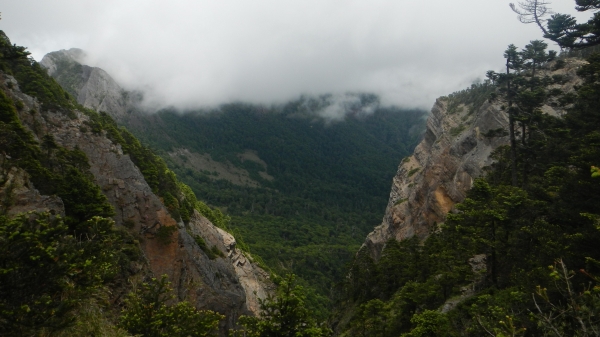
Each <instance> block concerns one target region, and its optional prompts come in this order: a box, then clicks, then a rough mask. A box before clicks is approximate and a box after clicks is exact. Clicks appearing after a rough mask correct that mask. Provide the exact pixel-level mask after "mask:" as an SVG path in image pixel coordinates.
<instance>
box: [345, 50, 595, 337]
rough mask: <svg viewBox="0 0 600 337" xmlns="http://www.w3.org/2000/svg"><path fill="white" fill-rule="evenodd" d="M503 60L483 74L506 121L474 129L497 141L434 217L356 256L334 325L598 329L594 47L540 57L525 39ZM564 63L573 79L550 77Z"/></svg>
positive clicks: (370, 330)
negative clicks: (487, 159)
mask: <svg viewBox="0 0 600 337" xmlns="http://www.w3.org/2000/svg"><path fill="white" fill-rule="evenodd" d="M532 51H533V52H532ZM505 57H506V59H507V69H506V71H505V72H503V73H502V74H497V73H495V72H488V76H489V81H488V83H487V85H488V86H489V87H490V88H489V89H491V90H489V92H490V93H491V95H488V100H489V101H491V102H492V103H489V104H497V105H498V107H499V109H498V110H497V113H500V114H504V118H506V119H507V121H506V124H505V127H504V128H503V129H501V130H493V131H494V132H493V133H491V132H487V130H479V131H480V132H482V133H483V132H486V133H487V134H488V136H491V137H505V138H506V141H505V143H504V144H505V145H503V146H499V147H497V148H496V149H495V151H494V152H493V153H492V157H491V159H493V162H492V163H491V165H489V166H488V167H487V168H485V170H484V174H483V175H482V176H481V177H480V178H479V179H475V180H474V181H473V184H472V188H471V189H470V190H469V191H468V192H467V193H466V198H464V200H462V202H460V203H458V204H456V205H454V207H453V208H452V209H451V212H450V213H448V214H447V216H446V217H445V219H444V221H443V223H433V227H431V228H430V229H431V230H430V231H429V232H427V233H426V234H425V235H423V236H421V238H419V237H417V236H412V237H411V238H405V239H404V240H402V241H397V240H396V239H395V238H394V237H390V238H389V239H388V240H387V242H385V244H384V245H383V246H382V250H381V251H380V253H379V255H377V256H375V258H376V259H374V258H373V255H372V254H371V252H370V251H369V250H368V249H362V250H361V251H360V252H359V253H358V254H357V256H356V258H355V260H354V263H353V265H352V268H351V270H350V274H349V277H348V279H347V282H346V283H345V284H344V286H343V289H344V290H343V293H344V296H342V297H341V298H340V299H339V302H338V304H337V305H336V308H339V309H340V311H339V312H338V314H337V316H336V319H335V322H336V324H338V325H337V333H338V334H340V335H343V336H357V335H362V336H406V337H408V336H411V337H412V336H596V335H598V332H599V331H600V330H599V329H600V320H598V314H599V313H600V285H599V284H598V282H599V281H600V278H599V277H598V275H599V274H600V263H599V261H600V251H599V250H598V249H597V245H598V242H600V241H599V240H600V226H599V224H600V222H599V221H600V205H599V204H598V202H597V201H598V195H599V193H600V180H599V179H598V174H597V169H596V167H597V165H598V164H597V163H598V160H600V143H599V139H600V138H598V137H599V135H600V120H599V119H598V118H599V116H600V109H599V108H598V107H600V104H599V103H600V101H599V98H600V86H599V84H598V83H599V80H598V79H599V78H600V72H599V70H600V56H599V55H598V54H593V55H592V56H590V57H589V58H587V60H586V61H585V62H583V61H581V60H573V59H565V58H558V59H555V60H552V61H550V60H551V59H552V58H553V57H554V55H551V54H548V53H547V52H546V44H545V43H544V42H542V41H532V43H531V44H530V45H528V46H526V47H525V48H524V49H523V50H518V49H517V48H515V47H514V46H512V45H511V46H509V48H508V49H507V51H506V53H505ZM536 60H537V61H536ZM536 62H539V63H537V64H536ZM569 63H571V64H577V68H578V70H577V76H578V77H577V78H571V79H570V80H567V81H566V82H565V80H566V79H565V78H564V77H561V76H552V74H553V73H554V74H556V71H559V70H560V69H561V68H562V67H564V66H565V65H567V64H569ZM547 75H549V76H547ZM567 82H570V83H571V85H567V86H566V87H564V86H563V85H564V84H566V83H567ZM573 84H575V85H573ZM473 89H475V88H472V90H473ZM561 89H562V90H561ZM463 103H464V102H463ZM547 107H554V108H555V110H549V109H548V108H547ZM483 108H485V106H482V109H483ZM557 110H558V111H559V112H560V113H559V114H558V115H550V114H547V113H546V114H545V113H543V111H557ZM511 127H512V128H513V130H510V128H511ZM447 132H450V130H448V131H447ZM510 133H512V137H511V134H510ZM426 137H427V136H426ZM511 138H513V139H512V141H511ZM455 139H457V140H460V139H462V138H460V137H456V138H455ZM403 174H405V175H406V174H407V172H404V173H403ZM398 216H401V214H399V215H398ZM424 238H426V239H425V240H422V239H424ZM365 248H366V247H365Z"/></svg>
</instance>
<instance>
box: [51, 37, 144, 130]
mask: <svg viewBox="0 0 600 337" xmlns="http://www.w3.org/2000/svg"><path fill="white" fill-rule="evenodd" d="M85 58H86V56H85V52H84V51H83V50H81V49H77V48H72V49H69V50H60V51H56V52H52V53H49V54H46V55H45V56H44V58H42V61H40V64H41V65H42V66H44V67H45V68H46V69H48V74H49V75H50V76H53V77H55V78H57V80H59V82H60V83H62V84H63V85H64V86H65V88H64V89H65V90H67V91H68V92H69V93H70V94H71V95H73V96H74V97H75V98H77V102H78V103H79V104H81V105H83V106H84V107H86V108H90V109H93V110H96V111H106V112H109V113H110V115H111V116H112V117H113V118H114V119H115V120H117V121H122V120H124V119H126V118H127V116H128V115H129V114H131V112H132V111H131V110H132V109H133V107H134V106H135V104H136V102H139V101H140V100H141V96H140V94H138V93H134V92H128V91H125V90H123V89H122V88H121V87H120V86H119V85H118V84H117V82H115V80H114V79H113V78H112V77H111V76H110V75H109V74H108V73H107V72H106V71H104V70H102V69H100V68H97V67H90V66H87V65H85V64H83V62H84V60H85Z"/></svg>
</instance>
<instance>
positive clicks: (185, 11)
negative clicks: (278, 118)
mask: <svg viewBox="0 0 600 337" xmlns="http://www.w3.org/2000/svg"><path fill="white" fill-rule="evenodd" d="M513 1H514V0H513ZM509 2H510V1H506V0H429V1H423V0H386V1H383V0H211V1H208V0H172V1H162V0H160V1H159V0H102V1H92V0H52V1H48V0H0V11H1V12H2V20H1V21H0V29H2V30H4V31H5V32H6V33H7V35H8V36H9V37H10V38H11V40H12V42H13V43H16V44H18V45H23V46H26V47H28V48H29V51H31V52H32V53H33V56H34V58H35V59H36V60H41V58H42V57H43V56H44V54H45V53H47V52H51V51H54V50H59V49H69V48H72V47H77V48H82V49H84V50H85V51H86V52H87V53H88V55H89V56H90V59H89V63H91V65H96V66H99V67H101V68H103V69H105V70H107V71H108V72H109V73H110V74H111V75H112V76H113V77H114V78H115V79H116V80H117V81H118V82H120V83H121V84H122V85H123V86H125V87H126V88H129V89H134V88H135V89H143V90H145V91H146V92H148V95H147V96H148V97H149V98H151V99H152V100H153V101H154V102H160V104H170V105H175V106H178V107H181V108H190V107H197V106H206V105H215V104H219V103H225V102H229V101H233V100H238V101H239V100H241V101H247V102H255V103H266V104H269V103H275V102H282V101H285V100H287V99H290V98H295V97H298V96H299V95H300V94H322V93H343V92H348V91H360V92H373V93H377V94H380V95H381V96H382V99H383V102H384V103H387V104H396V105H400V106H405V107H422V108H426V109H429V108H430V107H431V106H432V104H433V102H434V100H435V98H436V97H438V96H441V95H446V94H449V93H451V92H453V91H456V90H460V89H463V88H465V87H466V86H469V85H470V84H471V83H472V82H473V81H475V80H477V79H482V78H483V77H484V76H485V72H486V71H487V70H490V69H493V70H500V69H501V68H502V64H503V57H502V55H503V51H504V50H505V49H506V46H507V45H508V44H510V43H514V44H515V45H517V46H518V47H523V46H524V45H525V44H527V43H528V42H529V41H530V40H533V39H540V38H541V32H540V31H539V30H538V28H537V27H536V26H534V25H524V24H521V23H520V22H519V21H518V20H517V18H516V15H515V14H514V13H513V12H512V11H511V10H510V8H509ZM573 7H574V1H572V0H556V1H554V3H553V4H552V8H553V9H554V10H555V11H556V12H562V13H573V12H574V10H573Z"/></svg>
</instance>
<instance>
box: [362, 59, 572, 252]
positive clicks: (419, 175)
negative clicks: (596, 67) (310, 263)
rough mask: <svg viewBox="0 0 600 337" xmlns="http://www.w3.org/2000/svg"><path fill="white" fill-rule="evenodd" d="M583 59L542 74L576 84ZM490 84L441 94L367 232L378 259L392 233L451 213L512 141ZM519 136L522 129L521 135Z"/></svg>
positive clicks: (414, 230)
mask: <svg viewBox="0 0 600 337" xmlns="http://www.w3.org/2000/svg"><path fill="white" fill-rule="evenodd" d="M582 62H583V61H580V60H575V59H568V60H567V61H566V65H565V66H564V67H561V68H560V69H554V70H552V67H553V65H552V64H551V65H549V66H548V69H547V70H545V72H544V73H542V76H543V75H548V76H553V75H561V76H563V77H564V79H565V82H564V83H563V84H562V85H557V87H559V88H560V89H562V90H564V91H570V90H573V87H574V86H575V85H577V84H578V83H579V82H580V79H579V78H578V77H577V75H576V70H577V69H578V68H579V67H580V66H581V65H582ZM492 90H493V87H492V86H491V85H474V86H472V87H471V88H470V89H467V90H464V91H462V92H457V93H455V94H452V95H449V96H444V97H440V98H439V99H437V100H436V102H435V104H434V105H433V108H432V109H431V113H430V115H429V118H428V120H427V129H426V132H425V134H424V136H423V140H422V141H421V142H420V143H419V145H418V146H417V147H416V148H415V151H414V153H413V154H412V155H411V156H409V157H407V158H405V159H404V160H403V161H402V162H401V163H400V165H399V167H398V171H397V174H396V176H395V177H394V178H393V182H392V190H391V192H390V198H389V201H388V205H387V208H386V212H385V216H384V218H383V221H382V223H381V225H379V226H377V227H376V228H375V229H374V230H373V231H372V232H371V233H370V234H369V235H368V236H367V238H366V240H365V243H364V245H363V247H366V248H367V249H368V250H369V252H370V253H371V256H372V257H374V258H375V259H377V258H378V257H379V255H380V253H381V251H382V249H383V247H384V246H385V243H386V241H388V240H389V239H396V240H399V241H400V240H404V239H406V238H410V237H412V236H415V235H417V236H418V237H420V238H425V237H427V236H428V234H429V233H431V232H432V231H435V230H437V228H438V225H439V224H441V223H443V222H444V221H445V219H446V214H447V213H448V212H450V211H451V210H452V209H453V206H454V205H455V204H456V203H459V202H461V201H462V200H464V198H465V196H466V193H467V191H468V190H469V189H470V188H471V186H472V184H473V181H474V179H476V178H477V177H480V176H481V175H482V174H483V173H484V168H485V167H486V166H489V165H490V164H492V163H493V159H492V158H490V154H492V152H493V151H494V150H495V149H497V148H498V147H500V146H503V145H508V144H509V137H508V131H507V130H508V115H507V113H506V112H504V111H503V109H502V106H503V105H504V104H505V102H502V101H495V102H494V103H490V101H489V100H487V97H489V94H490V93H491V92H492ZM542 110H543V111H544V112H545V113H548V114H553V115H560V114H562V113H563V111H562V110H560V109H558V108H552V107H550V106H544V107H543V109H542ZM517 136H518V135H517Z"/></svg>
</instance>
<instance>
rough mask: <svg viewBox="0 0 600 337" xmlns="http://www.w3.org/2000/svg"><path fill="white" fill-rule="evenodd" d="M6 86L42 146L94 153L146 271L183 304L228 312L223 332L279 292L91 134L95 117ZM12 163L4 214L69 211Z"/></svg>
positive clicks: (99, 179)
mask: <svg viewBox="0 0 600 337" xmlns="http://www.w3.org/2000/svg"><path fill="white" fill-rule="evenodd" d="M0 82H1V84H2V85H0V89H1V90H4V91H5V93H6V94H7V95H8V96H9V97H11V98H12V99H13V100H14V101H15V102H17V101H20V102H22V103H23V108H22V109H20V110H19V117H20V119H21V122H22V123H23V125H24V126H26V127H27V128H28V129H29V130H30V131H31V132H32V133H33V134H34V136H35V137H36V138H37V140H38V141H39V139H40V138H41V137H42V136H43V135H46V134H51V135H53V136H54V139H55V141H56V142H57V143H58V144H59V145H61V146H63V147H66V148H69V149H73V148H75V147H78V148H79V149H81V150H82V151H83V152H85V153H86V155H87V157H88V160H89V164H90V166H91V169H90V171H91V173H92V174H93V176H94V178H95V182H96V184H97V185H98V186H100V188H101V189H102V191H103V193H104V194H105V195H106V196H107V198H108V200H109V202H110V203H111V204H112V205H113V207H114V208H115V211H116V215H115V216H114V220H115V222H116V225H117V226H123V225H124V224H133V227H132V228H129V231H130V233H132V234H133V235H134V236H135V237H137V238H138V239H139V242H140V243H139V244H140V248H141V251H142V252H143V254H144V257H145V260H146V261H147V267H145V268H146V269H148V270H149V271H151V272H152V273H153V274H154V275H156V276H158V275H162V274H167V275H168V276H169V278H170V280H171V282H172V285H173V287H174V289H175V290H176V292H177V295H178V297H179V299H181V300H183V299H186V300H188V301H190V302H191V303H193V304H194V305H195V306H196V307H198V308H202V309H212V310H215V311H218V312H220V313H223V314H225V315H226V316H227V321H226V322H223V324H222V331H226V329H228V328H231V327H233V322H234V320H235V319H236V318H237V317H238V316H239V315H241V314H252V313H254V314H256V313H257V312H258V305H257V304H258V298H261V297H264V296H265V295H266V294H267V293H268V292H269V291H270V290H272V289H271V282H270V281H269V276H268V274H267V273H265V272H264V271H263V270H262V269H260V268H258V267H257V266H256V264H254V263H252V262H251V261H249V260H248V259H247V258H246V257H245V256H244V254H243V253H242V252H241V251H240V250H239V249H237V248H236V245H235V240H234V239H233V237H231V236H230V235H229V234H227V233H225V232H224V231H222V230H220V229H219V228H216V227H215V226H214V225H213V224H212V223H210V221H208V220H207V219H205V218H204V217H202V216H201V215H200V214H198V213H194V214H193V215H192V217H191V221H190V223H189V224H187V225H184V223H183V222H181V221H180V219H174V218H173V217H171V215H170V214H169V212H168V211H167V209H166V208H165V206H164V205H163V203H162V202H161V200H160V199H159V198H158V197H157V196H156V195H155V194H153V193H152V190H151V188H150V187H149V186H148V184H147V183H146V181H145V180H144V177H143V175H142V173H141V172H140V170H139V169H138V168H137V167H136V166H135V164H134V163H133V162H132V161H131V159H130V158H129V156H128V155H126V154H124V153H123V151H122V149H121V147H120V145H118V144H115V143H113V142H112V141H111V140H109V139H108V138H107V137H106V136H105V134H103V133H98V134H96V133H93V132H91V131H89V130H88V128H86V127H85V123H86V122H87V121H88V117H87V116H86V115H84V114H83V113H81V112H79V111H73V112H72V113H65V112H59V111H51V110H47V109H45V108H44V107H43V106H42V105H41V104H39V103H38V101H37V100H36V99H35V98H32V97H30V96H28V95H26V94H23V93H22V92H21V91H20V90H19V85H18V83H17V81H16V80H15V79H14V78H13V77H11V76H9V75H6V74H4V73H2V72H0ZM31 111H35V113H32V112H31ZM0 153H1V151H0ZM8 159H10V158H6V156H1V157H0V164H2V165H0V168H1V169H0V178H1V179H0V197H2V198H3V199H2V200H11V203H10V204H7V203H2V204H1V205H0V206H2V207H3V208H5V209H4V210H3V211H6V212H7V213H8V214H9V215H10V214H16V213H20V212H25V211H30V210H34V211H50V212H52V213H55V214H64V206H63V204H62V200H60V198H58V197H56V196H44V195H40V193H39V192H38V191H37V190H36V189H35V186H33V185H32V184H31V182H30V181H29V179H28V176H27V173H26V172H24V171H22V170H19V169H17V168H14V167H10V165H9V164H7V165H4V164H3V163H4V162H5V161H7V160H8ZM7 163H9V162H8V161H7ZM162 226H176V227H177V229H178V230H177V231H176V232H175V233H174V234H173V236H172V238H171V243H170V244H163V243H159V242H158V241H157V240H156V239H155V237H154V233H155V232H156V230H158V229H159V228H160V227H162ZM197 235H198V236H200V237H202V238H204V240H205V241H206V242H207V243H209V245H210V246H211V247H212V246H216V247H217V248H218V249H219V250H221V251H222V252H223V253H224V256H225V257H217V258H215V259H210V258H209V257H208V256H207V255H206V253H204V252H203V251H202V249H200V247H199V246H198V245H197V244H196V241H195V238H194V236H197ZM140 270H141V269H140ZM138 271H139V270H138Z"/></svg>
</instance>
